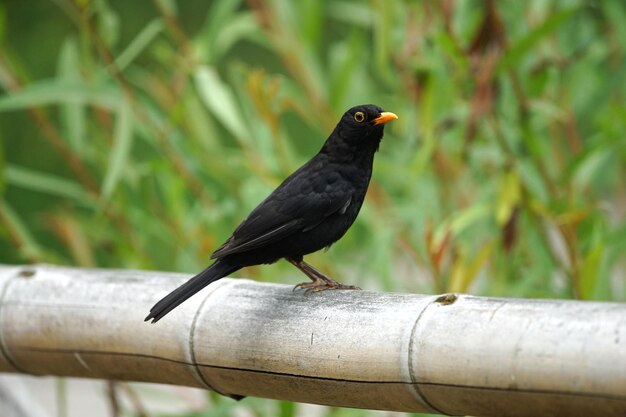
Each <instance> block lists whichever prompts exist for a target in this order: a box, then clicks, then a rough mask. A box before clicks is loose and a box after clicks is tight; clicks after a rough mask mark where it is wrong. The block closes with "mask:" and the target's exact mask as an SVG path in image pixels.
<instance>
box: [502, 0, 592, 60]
mask: <svg viewBox="0 0 626 417" xmlns="http://www.w3.org/2000/svg"><path fill="white" fill-rule="evenodd" d="M580 8H581V6H580V5H575V6H572V7H569V8H565V9H562V10H559V11H557V12H556V13H551V14H549V15H548V17H547V18H546V19H545V20H544V21H543V22H541V24H539V25H537V26H536V27H534V28H533V29H531V30H530V31H528V32H527V33H526V34H525V35H524V36H523V37H521V38H520V39H515V40H513V41H512V42H511V46H509V48H508V49H507V50H506V51H505V53H504V56H503V57H502V59H501V60H500V63H499V64H498V67H497V70H498V71H499V70H503V69H507V68H518V67H519V66H520V63H521V62H520V61H521V60H522V59H523V58H524V57H525V56H526V54H528V52H529V51H530V50H531V49H532V48H534V47H535V46H536V45H537V44H538V43H539V42H541V41H543V40H545V38H547V37H548V35H550V34H551V33H553V32H554V31H555V30H556V29H558V27H559V26H561V25H562V24H563V23H565V22H566V21H567V20H568V19H570V18H571V17H572V16H573V15H574V14H575V13H576V12H577V11H578V10H579V9H580Z"/></svg>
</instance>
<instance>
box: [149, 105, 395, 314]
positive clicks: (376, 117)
mask: <svg viewBox="0 0 626 417" xmlns="http://www.w3.org/2000/svg"><path fill="white" fill-rule="evenodd" d="M397 118H398V116H396V115H395V114H393V113H390V112H385V111H383V109H381V108H380V107H378V106H375V105H372V104H368V105H362V106H356V107H353V108H351V109H350V110H348V111H347V112H346V113H344V115H343V116H342V117H341V120H340V121H339V123H338V124H337V126H336V127H335V129H334V130H333V132H332V133H331V134H330V136H329V137H328V139H327V140H326V142H325V143H324V146H322V149H321V150H320V151H319V153H318V154H317V155H315V156H314V157H313V158H312V159H311V160H310V161H308V162H307V163H306V164H304V165H303V166H302V167H300V168H299V169H298V170H297V171H295V172H294V173H293V174H291V175H290V176H289V177H287V179H286V180H285V181H283V183H282V184H280V185H279V186H278V188H276V190H274V192H273V193H272V194H270V195H269V197H267V198H266V199H265V200H264V201H263V202H261V204H259V205H258V206H257V208H255V209H254V210H252V213H250V214H249V215H248V217H247V218H246V219H245V220H244V221H243V222H242V223H241V224H240V225H239V226H238V227H237V229H235V231H234V232H233V235H232V236H231V237H230V238H228V240H227V241H226V242H225V243H224V244H223V245H222V246H220V247H219V248H218V249H217V250H216V251H215V252H213V254H212V255H211V259H215V262H213V264H211V265H209V266H208V267H207V268H206V269H205V270H204V271H202V272H200V273H199V274H198V275H196V276H194V277H193V278H191V279H190V280H189V281H187V282H186V283H184V284H183V285H181V286H180V287H178V288H176V289H175V290H174V291H172V292H171V293H170V294H169V295H167V296H165V297H164V298H163V299H162V300H161V301H159V302H158V303H156V304H155V305H154V307H152V309H151V310H150V314H148V317H146V319H145V321H148V320H150V319H152V323H155V322H157V321H158V320H160V319H161V318H163V316H165V315H166V314H167V313H169V312H170V311H172V310H173V309H174V308H176V307H177V306H178V305H180V304H181V303H182V302H183V301H185V300H187V299H188V298H189V297H191V296H192V295H194V294H195V293H197V292H198V291H200V290H201V289H202V288H204V287H206V286H207V285H209V284H210V283H212V282H214V281H217V280H218V279H220V278H223V277H225V276H226V275H228V274H231V273H233V272H235V271H237V270H238V269H241V268H243V267H245V266H250V265H259V264H271V263H274V262H276V261H278V260H279V259H281V258H285V259H286V260H287V261H289V262H290V263H291V264H293V265H294V266H296V267H297V268H298V269H300V270H301V271H302V272H304V274H305V275H306V276H308V277H309V278H310V279H311V282H305V283H302V284H299V285H297V286H296V288H304V289H306V290H308V291H323V290H326V289H357V288H358V287H354V286H351V285H343V284H340V283H339V282H337V281H335V280H334V279H332V278H330V277H328V276H326V275H324V274H323V273H321V272H320V271H318V270H316V269H315V268H313V267H312V266H311V265H309V264H307V263H306V262H304V260H303V259H302V257H303V256H304V255H307V254H309V253H312V252H315V251H318V250H320V249H322V248H325V247H328V246H330V245H332V244H333V243H335V242H336V241H337V240H339V239H340V238H341V237H342V236H343V235H344V234H345V233H346V231H347V230H348V229H349V228H350V226H351V225H352V223H353V222H354V220H355V219H356V216H357V214H358V213H359V210H360V209H361V205H362V204H363V199H364V198H365V193H366V192H367V187H368V185H369V182H370V178H371V176H372V164H373V161H374V153H376V151H377V150H378V146H379V145H380V141H381V139H382V138H383V128H384V126H385V123H387V122H389V121H391V120H395V119H397Z"/></svg>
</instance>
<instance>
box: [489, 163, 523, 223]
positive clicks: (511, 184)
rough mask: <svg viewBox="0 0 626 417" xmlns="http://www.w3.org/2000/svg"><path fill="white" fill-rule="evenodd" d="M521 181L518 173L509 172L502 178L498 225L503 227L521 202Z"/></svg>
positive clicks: (498, 204) (498, 202)
mask: <svg viewBox="0 0 626 417" xmlns="http://www.w3.org/2000/svg"><path fill="white" fill-rule="evenodd" d="M521 195H522V193H521V188H520V179H519V177H518V175H517V172H515V171H513V170H509V171H507V172H506V173H505V174H503V175H502V176H501V177H500V190H499V191H498V200H497V202H496V207H495V215H496V223H497V224H498V226H503V225H504V224H505V223H506V222H507V221H508V220H509V219H510V218H511V214H512V213H513V210H515V207H517V205H518V204H519V202H520V200H521Z"/></svg>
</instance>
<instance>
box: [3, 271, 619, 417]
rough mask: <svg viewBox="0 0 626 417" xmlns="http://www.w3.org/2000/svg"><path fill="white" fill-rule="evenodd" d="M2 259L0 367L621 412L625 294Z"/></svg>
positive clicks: (337, 398)
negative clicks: (256, 277) (294, 280)
mask: <svg viewBox="0 0 626 417" xmlns="http://www.w3.org/2000/svg"><path fill="white" fill-rule="evenodd" d="M186 278H187V276H184V275H181V274H172V273H163V272H140V271H131V270H104V269H79V268H61V267H52V266H45V265H39V266H0V372H19V373H27V374H34V375H59V376H73V377H88V378H107V379H118V380H130V381H148V382H161V383H169V384H177V385H186V386H192V387H202V388H207V389H212V390H215V391H217V392H220V393H223V394H225V395H230V396H233V397H236V398H239V397H241V396H258V397H266V398H275V399H282V400H289V401H299V402H308V403H316V404H328V405H334V406H342V407H358V408H370V409H380V410H394V411H411V412H432V413H440V414H451V415H464V414H471V415H476V416H537V415H550V416H560V415H563V416H595V415H597V416H625V415H626V304H623V303H599V302H579V301H562V300H522V299H501V298H486V297H473V296H468V295H459V296H456V295H452V296H447V297H437V296H422V295H412V294H389V293H375V292H368V291H326V292H322V293H316V294H304V293H302V292H299V291H296V292H293V291H292V287H291V286H287V285H275V284H261V283H256V282H253V281H248V280H241V279H240V280H234V279H223V280H220V281H218V282H216V283H214V284H212V285H210V286H209V287H208V288H207V289H206V290H204V291H202V292H201V293H200V294H199V295H196V296H194V297H192V298H191V299H190V300H189V301H188V302H186V303H184V304H183V305H181V306H180V307H179V308H178V309H176V310H175V311H173V312H172V313H171V314H170V315H168V316H167V317H165V318H164V319H163V320H161V321H160V322H158V323H157V324H154V325H152V324H148V323H145V322H144V321H143V318H144V316H145V315H146V313H147V311H148V309H149V307H150V306H152V304H153V303H154V302H155V301H157V300H158V299H159V298H160V297H162V296H163V295H165V294H166V293H168V292H169V291H170V290H172V289H173V288H174V287H175V286H177V285H179V284H181V283H182V282H184V281H185V279H186Z"/></svg>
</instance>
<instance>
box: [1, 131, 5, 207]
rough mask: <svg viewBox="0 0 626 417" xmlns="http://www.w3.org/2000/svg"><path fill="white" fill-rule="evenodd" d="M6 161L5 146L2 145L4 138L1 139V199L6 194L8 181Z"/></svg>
mask: <svg viewBox="0 0 626 417" xmlns="http://www.w3.org/2000/svg"><path fill="white" fill-rule="evenodd" d="M4 170H5V161H4V146H3V144H2V138H0V199H1V198H2V195H3V194H4V190H5V188H6V179H5V178H4V177H5V173H4Z"/></svg>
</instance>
